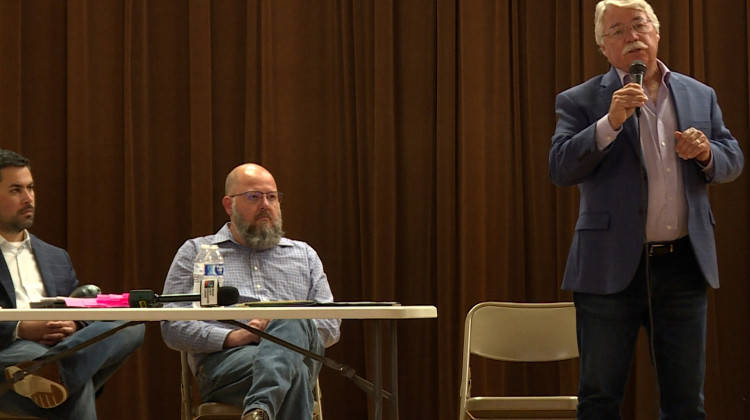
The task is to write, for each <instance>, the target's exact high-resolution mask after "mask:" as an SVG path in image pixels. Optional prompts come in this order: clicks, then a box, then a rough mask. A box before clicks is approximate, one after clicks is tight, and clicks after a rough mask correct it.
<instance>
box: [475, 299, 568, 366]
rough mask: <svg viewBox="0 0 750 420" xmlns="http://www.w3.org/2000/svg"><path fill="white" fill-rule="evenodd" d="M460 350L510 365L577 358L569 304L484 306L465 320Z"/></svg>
mask: <svg viewBox="0 0 750 420" xmlns="http://www.w3.org/2000/svg"><path fill="white" fill-rule="evenodd" d="M464 334H465V337H464V340H465V342H464V347H465V349H466V350H468V351H469V352H470V353H471V354H476V355H479V356H482V357H487V358H490V359H495V360H504V361H512V362H549V361H558V360H568V359H575V358H576V357H578V343H577V341H576V314H575V307H574V306H573V303H572V302H557V303H511V302H484V303H480V304H478V305H476V306H474V307H473V308H472V309H471V310H470V311H469V314H468V315H467V316H466V324H465V332H464Z"/></svg>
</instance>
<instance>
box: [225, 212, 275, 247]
mask: <svg viewBox="0 0 750 420" xmlns="http://www.w3.org/2000/svg"><path fill="white" fill-rule="evenodd" d="M258 216H267V217H268V218H269V219H270V218H271V214H270V213H267V212H266V213H261V214H259V215H258ZM256 219H257V217H256ZM232 223H233V224H234V227H235V229H236V230H237V233H238V234H239V235H240V237H241V238H242V241H243V242H244V244H245V246H247V247H248V248H250V249H253V250H255V251H266V250H269V249H271V248H274V247H276V245H278V244H279V241H281V238H282V237H283V236H284V230H283V228H282V227H283V220H282V217H281V209H279V217H278V219H276V220H274V221H273V222H272V223H271V224H270V225H268V224H265V223H263V224H257V223H255V222H253V223H247V222H245V221H244V220H242V216H240V215H239V214H238V213H237V212H236V211H235V209H234V207H233V208H232Z"/></svg>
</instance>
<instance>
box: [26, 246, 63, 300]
mask: <svg viewBox="0 0 750 420" xmlns="http://www.w3.org/2000/svg"><path fill="white" fill-rule="evenodd" d="M29 236H31V249H32V250H34V259H35V260H36V266H37V268H38V269H39V275H41V276H42V283H44V291H45V292H47V296H50V297H54V296H57V287H55V282H54V281H52V279H54V277H55V276H54V274H53V273H52V272H51V271H50V269H49V268H50V264H48V260H47V253H45V252H44V248H43V247H42V246H41V245H39V241H38V240H37V238H36V237H35V236H34V235H29Z"/></svg>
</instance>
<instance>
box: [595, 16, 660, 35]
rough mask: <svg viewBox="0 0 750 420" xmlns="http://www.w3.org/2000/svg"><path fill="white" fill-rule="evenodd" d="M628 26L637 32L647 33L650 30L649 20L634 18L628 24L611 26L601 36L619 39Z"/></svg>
mask: <svg viewBox="0 0 750 420" xmlns="http://www.w3.org/2000/svg"><path fill="white" fill-rule="evenodd" d="M628 26H629V27H630V30H633V31H636V32H637V33H639V34H647V33H649V32H651V28H652V25H651V21H650V20H636V21H634V22H632V23H631V24H630V25H619V26H616V27H614V28H612V30H611V31H609V32H608V33H606V34H604V35H602V36H608V37H610V38H612V39H620V38H622V37H623V36H625V34H626V33H627V31H628V29H629V28H628Z"/></svg>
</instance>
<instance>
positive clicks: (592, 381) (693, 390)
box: [574, 247, 708, 420]
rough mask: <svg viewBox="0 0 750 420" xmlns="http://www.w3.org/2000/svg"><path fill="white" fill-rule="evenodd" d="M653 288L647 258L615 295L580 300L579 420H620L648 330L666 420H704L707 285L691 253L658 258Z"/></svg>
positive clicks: (662, 415)
mask: <svg viewBox="0 0 750 420" xmlns="http://www.w3.org/2000/svg"><path fill="white" fill-rule="evenodd" d="M649 264H650V266H651V267H650V274H651V278H650V284H651V287H650V295H651V297H650V300H651V307H652V310H651V312H652V317H653V329H652V325H651V322H650V321H649V288H648V287H647V283H646V281H647V280H646V277H645V272H646V267H645V257H642V258H641V264H640V266H639V268H638V271H637V273H636V276H635V278H634V279H633V281H632V282H631V284H630V285H629V286H628V287H627V288H626V289H625V290H623V291H621V292H618V293H615V294H610V295H594V294H586V293H575V294H574V301H575V306H576V315H577V325H578V346H579V349H580V353H581V377H580V382H579V386H578V398H579V402H578V418H579V419H606V420H610V419H620V418H622V417H621V414H620V406H621V404H622V398H623V394H624V391H625V384H626V382H627V376H628V373H629V370H630V366H631V363H632V359H633V353H634V350H635V344H636V340H637V338H638V331H639V330H640V328H641V327H642V326H643V327H645V328H646V332H647V333H648V334H647V335H648V336H649V343H650V345H651V346H650V348H651V350H652V354H651V361H652V363H653V364H654V365H655V371H656V376H657V383H658V386H659V393H660V418H661V419H662V420H673V419H674V420H677V419H679V420H692V419H705V418H706V413H705V411H704V409H703V382H704V377H705V371H706V357H705V355H706V312H707V305H708V301H707V296H706V283H705V279H704V278H703V275H702V274H701V271H700V268H699V267H698V264H697V263H696V261H695V256H694V255H693V252H692V249H690V248H689V247H688V249H686V250H685V252H680V253H678V254H675V255H666V256H661V257H652V258H651V259H650V261H649Z"/></svg>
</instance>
